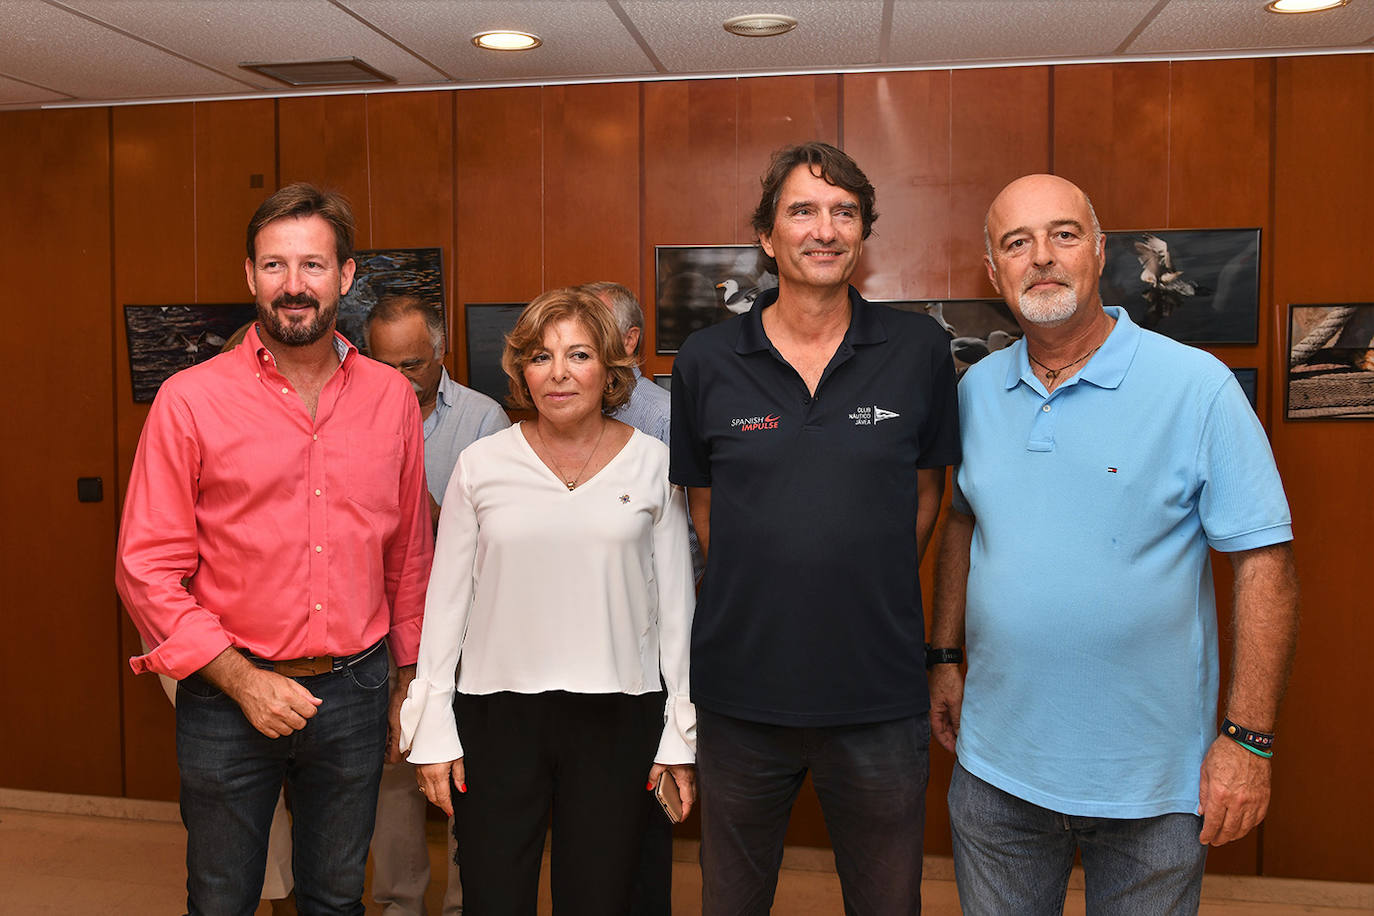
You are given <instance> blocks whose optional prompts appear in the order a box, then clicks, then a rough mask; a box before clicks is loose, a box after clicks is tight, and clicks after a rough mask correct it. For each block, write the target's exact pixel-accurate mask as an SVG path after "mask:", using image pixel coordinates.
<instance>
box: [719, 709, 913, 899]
mask: <svg viewBox="0 0 1374 916" xmlns="http://www.w3.org/2000/svg"><path fill="white" fill-rule="evenodd" d="M929 749H930V716H929V715H928V714H926V713H922V714H921V715H919V716H913V717H911V718H907V719H897V720H895V721H891V722H876V723H872V724H865V725H840V726H830V727H822V728H790V727H783V726H776V725H764V724H761V723H757V722H746V721H744V720H741V719H735V718H732V717H730V716H722V715H719V714H717V713H713V712H711V711H709V710H706V709H702V708H700V707H698V708H697V780H698V784H699V786H700V789H701V881H702V886H701V897H702V899H701V908H702V913H703V914H705V916H727V914H728V916H754V914H766V913H767V912H768V911H769V909H770V908H771V907H772V905H773V894H774V891H775V890H776V889H777V883H778V867H779V866H780V865H781V864H782V847H783V837H784V835H785V834H786V832H787V820H788V817H789V815H790V814H791V811H792V803H793V802H794V801H795V800H796V797H797V792H798V790H800V789H801V784H802V780H803V779H804V778H805V776H806V774H807V771H808V770H809V771H810V773H811V782H812V784H813V785H814V786H815V787H816V795H817V796H818V797H819V798H820V802H821V812H822V813H823V814H824V815H825V825H826V829H827V830H828V831H829V833H830V844H831V847H832V848H833V849H834V852H835V870H836V872H838V874H839V877H840V889H841V891H842V892H843V894H844V911H845V913H847V914H859V913H861V914H864V916H899V914H900V916H907V914H915V913H919V912H920V911H921V864H922V862H921V854H922V848H921V847H922V841H923V834H924V832H925V797H926V782H927V780H928V779H929V776H930V757H929Z"/></svg>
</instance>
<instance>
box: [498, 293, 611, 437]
mask: <svg viewBox="0 0 1374 916" xmlns="http://www.w3.org/2000/svg"><path fill="white" fill-rule="evenodd" d="M568 319H570V320H572V321H576V322H577V323H578V324H580V325H582V326H583V327H584V328H586V329H587V331H588V333H590V334H591V337H592V345H593V346H594V347H595V348H596V358H597V359H599V360H600V361H601V364H602V365H603V366H605V367H606V381H607V389H606V390H605V391H604V392H602V394H601V412H602V413H610V412H611V411H613V410H615V409H617V408H618V407H621V406H623V405H624V403H625V402H626V401H628V400H629V399H630V390H631V389H632V388H633V387H634V381H635V376H634V371H633V369H632V368H631V367H632V366H634V360H633V359H632V358H631V357H630V356H629V355H628V354H627V353H626V352H625V339H624V338H623V337H622V336H621V334H620V328H619V327H618V326H617V325H616V320H615V316H614V315H613V314H611V310H610V309H608V308H606V304H605V303H604V302H602V301H601V300H600V299H598V298H596V297H595V296H593V295H592V294H591V293H589V292H586V291H585V290H582V289H579V288H577V287H571V286H570V287H566V288H564V289H551V290H549V291H548V292H546V293H541V294H540V295H538V296H536V297H535V299H534V301H533V302H531V303H530V304H529V305H527V306H525V310H524V311H523V312H521V313H520V318H519V319H518V320H517V321H516V322H515V327H514V328H512V329H511V332H510V333H509V334H507V335H506V349H505V351H504V352H503V353H502V354H501V368H502V369H504V370H505V371H506V376H507V377H508V378H509V379H510V398H509V399H508V403H509V404H510V406H511V407H514V408H516V409H524V410H530V409H532V408H533V407H534V400H533V399H532V398H531V397H530V390H529V388H528V387H527V386H526V385H525V367H526V366H528V365H529V363H530V360H531V359H532V358H533V357H534V354H535V353H536V352H538V351H539V350H540V349H541V348H542V347H543V346H544V332H545V331H547V330H548V328H549V326H550V325H553V324H557V323H558V322H560V321H564V320H568Z"/></svg>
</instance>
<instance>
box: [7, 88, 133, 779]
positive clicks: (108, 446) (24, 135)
mask: <svg viewBox="0 0 1374 916" xmlns="http://www.w3.org/2000/svg"><path fill="white" fill-rule="evenodd" d="M109 117H110V116H109V112H108V111H106V110H100V109H78V110H71V111H56V112H38V111H26V112H14V113H6V114H3V115H0V162H3V163H4V166H5V173H6V176H7V180H6V181H5V182H4V183H3V185H0V213H3V214H4V219H3V220H0V271H2V272H3V274H4V276H5V278H6V282H5V291H4V300H5V303H4V304H5V320H6V326H5V331H6V334H5V340H6V343H5V344H4V345H3V347H4V356H3V359H0V381H2V382H3V384H4V387H5V390H6V391H7V392H9V393H10V397H9V398H8V399H7V402H6V406H5V422H4V423H3V424H0V451H2V452H3V455H4V458H3V461H4V473H3V479H4V481H5V485H4V486H3V487H0V607H3V608H4V609H5V615H4V618H5V626H6V632H5V639H4V640H3V644H0V672H3V674H0V685H2V686H0V691H3V693H4V696H5V697H6V711H5V723H6V732H7V734H8V735H9V737H10V746H9V748H8V749H7V751H6V752H5V753H3V754H0V785H5V786H12V787H15V788H23V789H38V790H47V791H61V792H79V793H92V794H101V795H118V794H119V793H120V792H121V791H122V780H121V775H122V774H121V760H120V753H119V751H120V738H121V736H120V724H119V669H118V667H117V665H118V662H117V660H116V652H117V641H118V632H119V631H118V623H117V609H116V607H117V606H116V602H115V601H114V595H113V593H112V591H111V589H110V575H111V569H112V567H111V564H110V557H112V556H113V553H114V525H115V507H116V505H117V499H116V493H117V489H118V488H117V482H116V478H117V475H116V473H115V466H114V453H113V448H112V445H113V442H114V418H113V414H112V412H111V401H110V393H109V386H110V373H111V352H112V340H111V336H112V322H111V316H110V310H109V303H110V184H109V178H110V175H109V168H110V145H109ZM78 477H100V478H102V479H103V481H104V485H105V498H104V500H103V501H102V502H99V503H78V502H77V498H76V480H77V478H78Z"/></svg>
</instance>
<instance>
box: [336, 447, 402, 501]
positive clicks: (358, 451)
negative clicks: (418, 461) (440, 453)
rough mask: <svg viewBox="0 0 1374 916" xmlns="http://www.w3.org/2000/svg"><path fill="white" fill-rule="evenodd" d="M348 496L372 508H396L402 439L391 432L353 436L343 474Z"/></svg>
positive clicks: (399, 492)
mask: <svg viewBox="0 0 1374 916" xmlns="http://www.w3.org/2000/svg"><path fill="white" fill-rule="evenodd" d="M344 479H345V481H346V485H347V487H348V494H347V495H348V498H349V499H351V500H352V501H353V502H355V503H357V504H358V505H360V506H362V507H364V508H366V509H370V510H372V511H373V512H395V511H396V510H397V508H398V506H399V505H400V500H401V496H400V494H401V439H400V437H399V436H396V435H393V434H386V435H374V436H371V437H369V438H366V439H361V438H359V439H352V440H350V441H349V443H348V465H347V473H346V476H345V478H344Z"/></svg>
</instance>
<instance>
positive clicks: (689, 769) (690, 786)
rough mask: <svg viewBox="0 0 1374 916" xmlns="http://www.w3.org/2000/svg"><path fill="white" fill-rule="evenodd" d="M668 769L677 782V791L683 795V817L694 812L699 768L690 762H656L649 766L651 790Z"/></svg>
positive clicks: (685, 817) (684, 818) (685, 818)
mask: <svg viewBox="0 0 1374 916" xmlns="http://www.w3.org/2000/svg"><path fill="white" fill-rule="evenodd" d="M664 770H667V771H668V772H669V773H671V774H672V776H673V782H675V783H677V793H678V795H680V796H682V819H683V820H684V821H685V820H687V815H689V814H691V813H692V802H694V801H696V800H697V768H696V767H695V766H693V765H692V764H690V763H656V764H654V765H653V766H652V767H650V768H649V791H650V792H652V791H653V790H654V788H655V787H657V786H658V777H659V776H661V775H663V771H664Z"/></svg>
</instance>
